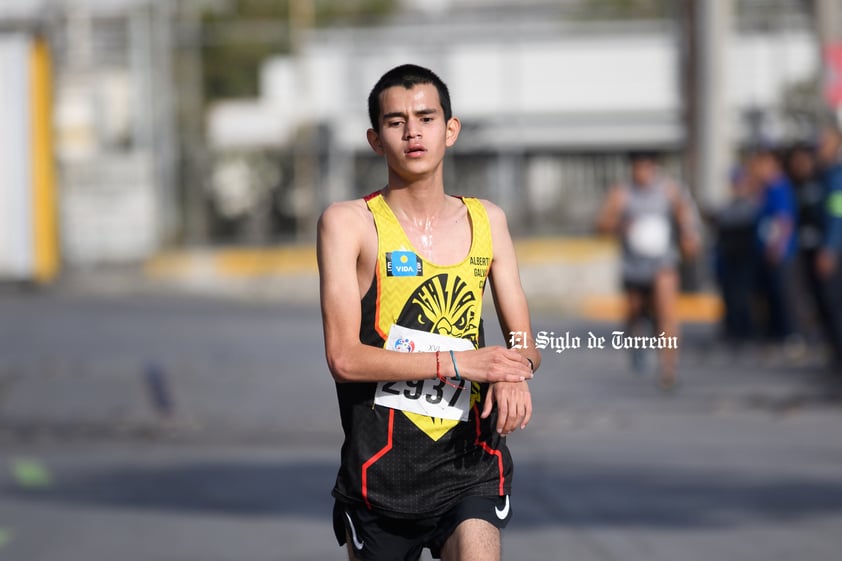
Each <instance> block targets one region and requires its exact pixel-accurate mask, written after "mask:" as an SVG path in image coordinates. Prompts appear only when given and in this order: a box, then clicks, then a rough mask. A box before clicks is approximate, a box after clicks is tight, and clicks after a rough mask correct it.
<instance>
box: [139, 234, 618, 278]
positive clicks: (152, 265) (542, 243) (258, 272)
mask: <svg viewBox="0 0 842 561" xmlns="http://www.w3.org/2000/svg"><path fill="white" fill-rule="evenodd" d="M515 251H516V253H517V257H518V262H519V263H521V264H526V265H532V264H546V263H559V262H563V263H585V262H588V261H591V260H593V259H603V258H612V257H614V256H616V245H615V244H614V243H613V242H611V241H609V240H604V239H599V238H530V239H524V240H518V241H517V242H515ZM143 271H144V273H145V274H146V275H147V276H149V277H151V278H157V279H161V278H170V277H180V276H185V275H190V274H196V273H198V274H201V275H218V276H222V277H228V278H249V277H262V276H272V275H283V274H291V273H292V274H294V273H315V272H316V271H317V265H316V248H315V247H314V246H313V245H309V244H308V245H289V246H280V247H272V248H253V247H245V248H224V249H209V250H199V251H191V250H185V251H172V252H165V253H162V254H160V255H157V256H155V257H152V258H151V259H149V260H148V261H147V262H146V263H145V264H144V267H143Z"/></svg>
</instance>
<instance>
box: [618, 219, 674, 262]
mask: <svg viewBox="0 0 842 561" xmlns="http://www.w3.org/2000/svg"><path fill="white" fill-rule="evenodd" d="M628 242H629V247H631V249H632V251H634V252H635V253H637V254H638V255H642V256H644V257H662V256H664V255H666V254H667V252H668V251H669V249H670V223H669V221H668V220H667V219H666V218H664V217H663V216H659V215H648V216H641V217H639V218H637V219H635V220H634V221H633V222H632V223H631V225H630V226H629V231H628Z"/></svg>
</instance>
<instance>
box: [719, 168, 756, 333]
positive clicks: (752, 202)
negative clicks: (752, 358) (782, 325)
mask: <svg viewBox="0 0 842 561" xmlns="http://www.w3.org/2000/svg"><path fill="white" fill-rule="evenodd" d="M758 211H759V204H758V199H757V191H756V190H755V189H754V183H753V182H752V181H750V180H749V176H748V173H747V172H746V170H745V169H744V168H743V167H740V168H738V169H736V170H734V172H733V173H732V174H731V199H730V201H729V202H728V204H727V205H726V206H725V208H723V209H722V211H720V212H719V213H718V215H716V217H715V227H716V270H717V278H718V280H719V286H720V289H721V291H722V300H723V303H724V304H725V318H724V324H723V328H724V329H723V335H724V336H725V340H726V341H727V342H728V343H729V344H732V345H735V346H739V345H741V344H744V343H747V342H748V341H750V340H751V339H752V338H753V337H754V335H755V331H754V325H753V323H754V322H753V319H752V306H751V302H752V292H753V289H754V286H755V282H754V281H755V278H756V271H757V243H756V238H757V234H756V232H757V216H758Z"/></svg>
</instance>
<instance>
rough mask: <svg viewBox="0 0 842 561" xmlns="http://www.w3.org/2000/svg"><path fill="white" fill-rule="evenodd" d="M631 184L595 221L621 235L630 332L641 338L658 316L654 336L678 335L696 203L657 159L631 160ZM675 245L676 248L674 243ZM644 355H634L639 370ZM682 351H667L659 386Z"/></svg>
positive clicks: (667, 382)
mask: <svg viewBox="0 0 842 561" xmlns="http://www.w3.org/2000/svg"><path fill="white" fill-rule="evenodd" d="M629 158H630V163H631V181H630V182H628V183H621V184H619V185H616V186H615V187H613V188H612V189H611V190H610V192H609V193H608V196H607V198H606V200H605V203H604V204H603V207H602V209H601V211H600V213H599V216H598V218H597V229H598V230H599V231H600V232H601V233H604V234H611V235H615V236H618V237H619V239H620V242H621V244H622V251H623V257H622V259H623V261H622V282H623V288H624V289H625V293H626V302H627V313H626V318H627V329H628V331H629V333H630V334H631V335H633V336H635V335H642V333H641V331H642V327H641V323H642V321H643V320H644V319H645V318H646V317H647V315H650V316H652V317H653V318H654V323H655V334H656V335H657V334H660V333H661V332H664V333H665V334H666V336H667V337H672V336H676V337H677V336H678V334H679V325H678V316H677V310H676V308H677V301H678V292H679V275H678V264H679V259H680V254H679V250H680V251H681V253H683V254H684V256H685V257H687V258H690V257H694V256H695V255H696V253H697V251H698V247H699V238H698V232H697V224H696V220H695V212H694V207H693V204H692V203H691V201H690V199H689V197H688V196H687V194H686V193H685V192H684V190H683V189H682V188H681V187H680V186H679V184H678V183H677V182H675V181H673V180H671V179H669V178H666V177H664V176H663V175H662V174H661V173H660V169H659V166H658V163H657V160H656V156H655V154H653V153H649V152H635V153H632V154H631V155H630V156H629ZM676 242H677V244H676ZM641 358H642V355H641V354H640V353H632V360H633V361H634V365H635V367H636V368H638V369H639V368H640V367H641V363H640V362H639V360H640V359H641ZM677 367H678V350H677V349H663V350H662V352H661V357H660V376H659V384H660V386H661V387H662V388H663V389H670V388H672V387H673V385H674V384H675V381H676V376H677Z"/></svg>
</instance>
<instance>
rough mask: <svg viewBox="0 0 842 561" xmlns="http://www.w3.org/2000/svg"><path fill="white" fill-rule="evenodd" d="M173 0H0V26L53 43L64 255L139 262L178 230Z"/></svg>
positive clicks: (84, 260)
mask: <svg viewBox="0 0 842 561" xmlns="http://www.w3.org/2000/svg"><path fill="white" fill-rule="evenodd" d="M194 3H195V1H194ZM173 6H174V3H172V2H169V1H168V0H3V2H2V3H0V29H4V30H6V32H7V33H11V32H13V31H12V30H15V31H14V32H17V33H25V34H32V35H37V37H39V38H40V39H41V40H43V41H44V42H45V44H46V45H47V47H48V50H49V53H50V54H51V60H52V69H53V71H52V75H51V86H50V88H49V95H50V97H51V98H52V108H51V113H52V116H53V117H52V122H53V136H54V150H53V154H52V155H51V157H54V158H53V159H52V162H53V163H54V169H55V172H56V176H57V185H58V189H57V201H56V213H57V218H58V220H57V229H58V239H59V240H60V251H61V255H62V260H63V261H64V263H66V264H69V265H72V266H77V267H86V266H92V265H100V264H108V263H126V262H135V261H138V260H141V259H143V258H145V257H147V256H149V255H151V254H153V253H154V252H156V251H158V249H159V248H160V247H161V245H162V244H164V243H166V242H170V241H172V240H173V239H174V238H175V237H176V235H177V232H178V231H179V227H180V226H179V224H180V221H181V206H182V204H181V201H180V200H181V198H182V197H181V196H180V194H179V191H178V185H177V177H178V165H179V157H180V154H179V142H178V137H177V130H176V115H175V111H176V96H175V88H176V83H175V81H174V79H173V75H174V72H173V58H174V47H175V45H174V31H173V30H174V8H173ZM19 78H20V79H21V80H23V79H25V77H23V76H19ZM6 87H7V86H6V83H5V82H4V89H5V88H6Z"/></svg>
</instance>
